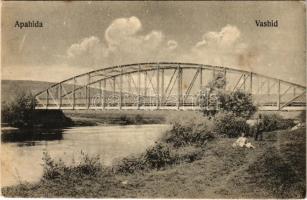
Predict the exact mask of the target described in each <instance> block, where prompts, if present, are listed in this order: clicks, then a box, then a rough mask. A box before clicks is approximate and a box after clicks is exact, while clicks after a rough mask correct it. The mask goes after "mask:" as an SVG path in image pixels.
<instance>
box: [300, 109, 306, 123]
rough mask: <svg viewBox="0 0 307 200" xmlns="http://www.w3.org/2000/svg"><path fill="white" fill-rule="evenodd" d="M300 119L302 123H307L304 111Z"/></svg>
mask: <svg viewBox="0 0 307 200" xmlns="http://www.w3.org/2000/svg"><path fill="white" fill-rule="evenodd" d="M299 119H300V121H301V122H303V123H304V122H306V111H302V112H301V113H300V115H299Z"/></svg>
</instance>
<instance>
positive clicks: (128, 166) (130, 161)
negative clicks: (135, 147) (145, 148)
mask: <svg viewBox="0 0 307 200" xmlns="http://www.w3.org/2000/svg"><path fill="white" fill-rule="evenodd" d="M147 168H148V167H147V164H146V161H145V158H144V155H140V156H139V157H137V156H130V157H127V158H123V159H122V160H121V161H120V162H119V163H118V164H117V165H116V166H114V168H113V169H114V170H115V171H116V172H120V173H134V172H136V171H142V170H145V169H147Z"/></svg>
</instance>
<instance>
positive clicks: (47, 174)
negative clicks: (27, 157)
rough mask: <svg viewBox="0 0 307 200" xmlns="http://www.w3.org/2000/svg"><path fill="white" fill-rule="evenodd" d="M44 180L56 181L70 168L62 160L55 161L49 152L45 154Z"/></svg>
mask: <svg viewBox="0 0 307 200" xmlns="http://www.w3.org/2000/svg"><path fill="white" fill-rule="evenodd" d="M42 160H43V161H44V164H43V170H44V172H43V178H44V179H56V178H59V177H60V176H62V175H64V173H65V171H67V170H68V168H67V167H66V166H65V164H64V162H63V161H62V160H58V161H55V160H53V159H52V158H51V157H50V155H49V154H48V153H47V152H43V158H42Z"/></svg>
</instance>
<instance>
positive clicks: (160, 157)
mask: <svg viewBox="0 0 307 200" xmlns="http://www.w3.org/2000/svg"><path fill="white" fill-rule="evenodd" d="M144 158H145V161H146V163H147V164H148V166H149V167H150V168H154V169H158V170H159V169H161V168H164V167H166V166H167V165H171V164H174V163H175V160H176V159H174V157H173V156H172V155H171V151H170V147H169V146H168V145H167V144H165V143H156V145H155V146H154V147H152V148H149V149H147V150H146V153H145V157H144Z"/></svg>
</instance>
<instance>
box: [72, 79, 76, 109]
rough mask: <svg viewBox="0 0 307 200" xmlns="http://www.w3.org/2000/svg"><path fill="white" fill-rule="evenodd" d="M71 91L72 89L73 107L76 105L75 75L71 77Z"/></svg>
mask: <svg viewBox="0 0 307 200" xmlns="http://www.w3.org/2000/svg"><path fill="white" fill-rule="evenodd" d="M73 81H74V83H73V91H72V109H73V110H74V109H75V106H76V77H74V79H73Z"/></svg>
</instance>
